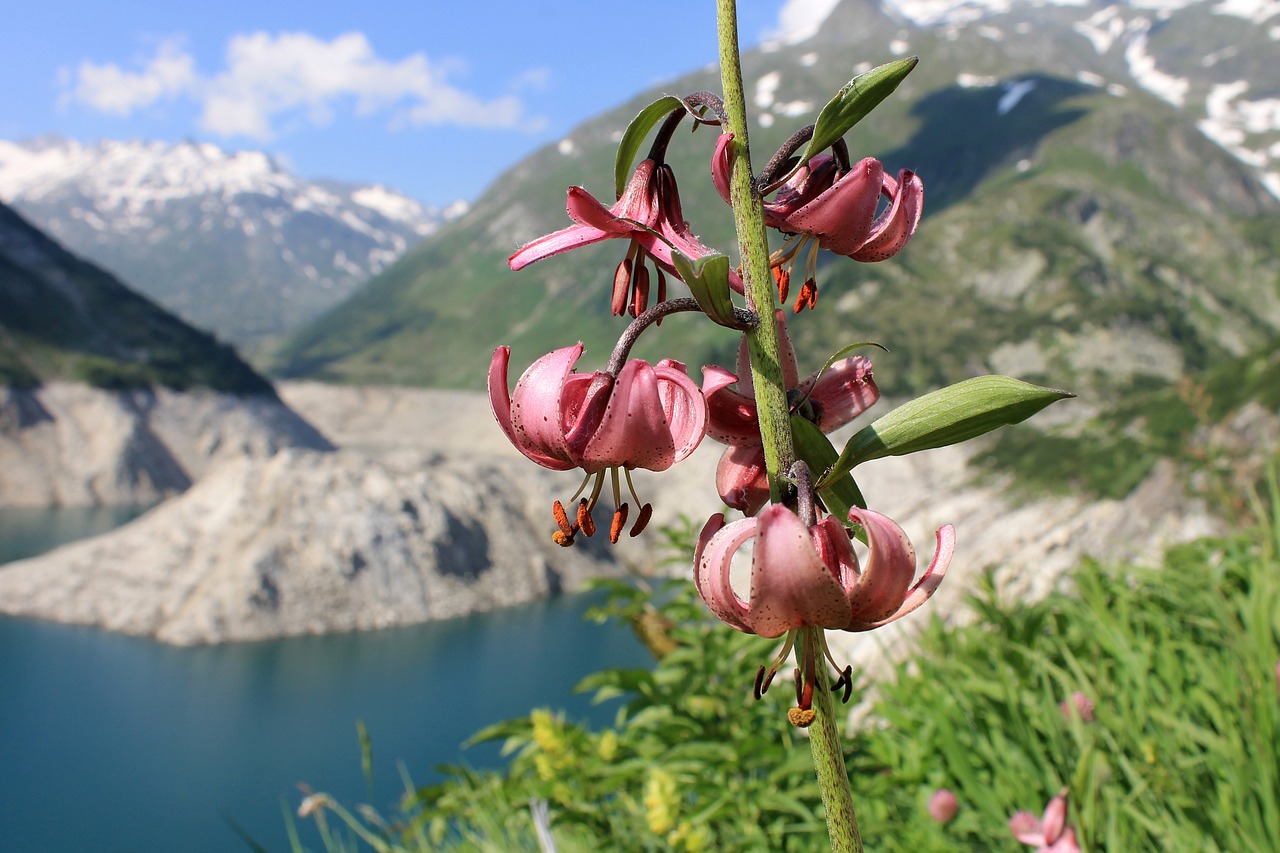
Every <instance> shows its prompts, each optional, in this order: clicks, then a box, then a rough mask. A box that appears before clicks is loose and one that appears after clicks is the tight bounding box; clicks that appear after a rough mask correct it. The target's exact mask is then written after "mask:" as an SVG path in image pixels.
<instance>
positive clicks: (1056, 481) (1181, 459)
mask: <svg viewBox="0 0 1280 853" xmlns="http://www.w3.org/2000/svg"><path fill="white" fill-rule="evenodd" d="M1247 403H1254V404H1256V405H1258V406H1260V407H1261V408H1262V409H1265V410H1266V411H1268V412H1275V411H1277V410H1280V339H1276V340H1275V341H1273V342H1272V343H1271V344H1270V345H1269V346H1267V347H1266V348H1264V349H1262V350H1260V351H1258V352H1255V353H1252V354H1250V355H1248V356H1246V357H1243V358H1237V359H1231V360H1229V361H1227V362H1225V363H1223V364H1221V365H1219V366H1217V367H1215V368H1212V369H1210V370H1206V371H1203V372H1201V373H1199V374H1197V375H1196V376H1194V377H1192V376H1187V377H1185V378H1184V379H1183V380H1182V381H1181V382H1180V383H1178V384H1177V385H1176V386H1174V387H1172V388H1159V389H1157V390H1152V391H1146V392H1142V393H1135V394H1132V395H1129V396H1127V397H1126V398H1124V399H1123V400H1122V401H1120V402H1118V403H1116V404H1115V405H1114V406H1112V407H1111V408H1109V409H1107V410H1105V411H1104V412H1102V413H1100V414H1098V415H1096V416H1094V417H1093V418H1090V419H1088V420H1087V421H1085V422H1084V423H1073V424H1072V425H1071V426H1070V427H1069V429H1070V430H1071V433H1070V434H1069V435H1065V434H1060V433H1056V432H1045V431H1042V430H1041V429H1039V428H1038V427H1036V426H1035V425H1032V424H1024V425H1019V426H1017V427H1014V428H1012V429H1008V430H1004V431H1002V432H1001V433H1000V434H999V435H998V436H997V437H996V439H995V440H994V441H993V443H992V444H991V446H990V447H988V448H987V449H986V450H983V451H982V452H980V453H978V454H977V455H976V456H975V457H974V460H973V463H974V465H975V466H977V467H978V468H979V469H980V470H983V471H985V472H987V473H994V472H1001V473H1008V474H1012V475H1013V487H1014V488H1015V489H1017V490H1019V491H1021V492H1024V493H1030V494H1046V493H1047V494H1068V493H1085V494H1089V495H1093V496H1095V497H1100V498H1123V497H1124V496H1125V495H1127V494H1129V492H1131V491H1132V490H1133V489H1134V488H1135V487H1136V486H1137V485H1138V484H1139V483H1141V482H1142V480H1143V479H1144V478H1146V476H1147V475H1148V474H1150V473H1151V470H1152V468H1153V467H1155V464H1156V463H1157V462H1158V461H1160V460H1161V459H1170V460H1173V461H1174V462H1176V463H1178V464H1182V465H1189V466H1193V467H1194V466H1208V467H1209V469H1210V470H1212V471H1213V472H1214V474H1215V478H1212V480H1211V481H1212V482H1214V483H1217V482H1219V480H1220V479H1221V478H1232V477H1234V479H1236V480H1244V481H1247V480H1248V479H1250V478H1251V477H1254V476H1255V475H1256V473H1257V471H1258V467H1259V463H1258V461H1257V460H1258V459H1260V458H1262V457H1264V456H1265V452H1263V453H1259V451H1260V450H1262V451H1265V448H1259V447H1256V446H1254V445H1253V444H1252V443H1250V442H1249V440H1248V439H1247V438H1245V437H1233V436H1232V435H1231V434H1230V429H1229V428H1228V426H1227V424H1228V423H1229V420H1230V418H1231V417H1232V416H1233V415H1234V414H1235V413H1238V412H1239V411H1240V409H1241V408H1242V407H1243V406H1245V404H1247ZM1251 460H1252V461H1251ZM1235 485H1236V486H1237V487H1238V486H1240V485H1243V483H1236V484H1235ZM1216 497H1220V496H1216Z"/></svg>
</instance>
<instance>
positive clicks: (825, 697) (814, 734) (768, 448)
mask: <svg viewBox="0 0 1280 853" xmlns="http://www.w3.org/2000/svg"><path fill="white" fill-rule="evenodd" d="M716 7H717V12H718V14H717V23H718V29H719V35H720V80H721V85H722V86H723V87H724V106H725V112H726V114H727V117H728V126H727V127H726V128H725V129H726V130H727V131H728V132H730V133H732V134H733V150H732V152H731V160H730V162H731V164H732V169H731V171H730V180H729V192H730V199H731V200H732V202H733V216H734V224H735V225H736V226H737V230H738V252H739V255H740V257H741V260H742V280H743V285H744V287H743V290H744V291H745V293H746V297H747V305H748V307H749V308H751V309H752V310H753V311H755V312H756V313H757V314H758V315H759V316H760V321H761V322H760V323H759V324H758V325H757V326H756V328H755V329H754V330H753V331H750V332H748V333H747V346H748V348H749V350H750V352H751V376H752V382H753V384H754V391H755V398H756V411H757V412H758V414H759V419H760V438H761V441H762V442H763V443H764V458H765V465H766V466H767V468H768V471H769V491H770V495H771V497H772V499H773V500H774V501H778V500H780V499H781V495H782V491H781V489H780V487H779V479H778V476H779V474H780V473H781V472H783V471H789V470H791V465H792V463H793V462H794V461H795V447H794V444H793V441H792V437H791V419H790V414H789V412H788V407H787V392H786V387H785V385H784V384H783V380H782V358H781V351H782V350H781V346H780V342H779V339H778V329H777V325H776V324H775V323H771V322H769V319H770V318H771V317H772V316H773V312H774V310H775V308H776V306H777V302H776V301H775V297H774V293H775V291H774V287H773V276H772V275H771V273H770V271H769V241H768V237H767V236H766V233H765V226H764V205H763V200H762V199H761V198H760V194H759V193H758V192H757V191H756V188H755V182H754V179H753V175H752V173H751V153H750V150H751V149H750V146H749V145H748V144H747V110H746V98H745V95H744V93H743V86H742V64H741V61H740V55H739V50H738V11H737V5H736V2H735V0H716ZM819 630H821V629H818V628H809V629H806V631H805V638H804V643H805V644H810V645H809V648H811V649H816V645H815V644H817V643H819V642H820V638H819V637H817V636H815V632H816V631H819ZM799 651H800V650H799V649H797V653H799ZM815 670H816V680H817V684H816V685H815V686H814V687H815V689H814V697H813V698H814V711H815V712H816V717H815V718H814V721H813V723H812V724H811V725H810V727H809V746H810V749H811V751H812V753H813V763H814V769H815V770H816V772H817V777H818V787H819V788H820V789H821V791H822V803H823V806H824V808H825V810H826V817H827V833H828V835H829V837H830V839H831V849H832V851H835V853H862V835H861V833H860V832H859V830H858V821H857V817H856V816H855V814H854V810H853V792H852V790H851V788H850V786H849V775H848V772H847V771H846V770H845V765H844V751H843V750H842V749H841V748H840V732H839V730H838V728H837V727H836V716H835V705H834V703H833V702H832V698H831V689H830V686H829V684H828V676H827V671H826V664H825V663H820V665H818V666H817V667H815Z"/></svg>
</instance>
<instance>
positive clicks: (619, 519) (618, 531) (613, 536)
mask: <svg viewBox="0 0 1280 853" xmlns="http://www.w3.org/2000/svg"><path fill="white" fill-rule="evenodd" d="M626 524H627V505H626V504H623V505H622V506H620V507H618V508H617V509H615V510H614V511H613V523H612V524H610V525H609V541H610V542H611V543H612V544H614V545H617V544H618V537H619V536H621V535H622V528H623V527H625V526H626Z"/></svg>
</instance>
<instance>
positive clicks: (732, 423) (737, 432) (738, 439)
mask: <svg viewBox="0 0 1280 853" xmlns="http://www.w3.org/2000/svg"><path fill="white" fill-rule="evenodd" d="M737 381H738V377H737V376H735V375H734V374H732V373H730V372H729V371H727V370H725V369H724V368H723V367H720V366H719V365H717V364H708V365H705V366H703V368H702V396H703V397H705V398H706V401H707V433H708V434H709V435H710V436H711V437H712V438H714V439H715V440H716V441H719V442H721V443H723V444H730V445H735V446H739V447H746V446H750V445H758V444H760V421H759V419H758V416H757V414H756V401H755V400H754V399H752V398H751V397H748V396H745V395H743V394H740V393H738V392H737V391H735V390H734V389H732V388H730V387H729V386H730V385H732V384H733V383H735V382H737Z"/></svg>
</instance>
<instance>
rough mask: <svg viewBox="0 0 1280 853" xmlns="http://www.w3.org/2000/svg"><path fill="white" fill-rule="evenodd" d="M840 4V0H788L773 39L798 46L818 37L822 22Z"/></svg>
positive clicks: (779, 14)
mask: <svg viewBox="0 0 1280 853" xmlns="http://www.w3.org/2000/svg"><path fill="white" fill-rule="evenodd" d="M839 2H840V0H787V2H786V3H785V4H783V6H782V11H780V12H779V13H778V30H777V32H776V33H774V34H773V36H772V37H773V38H777V39H780V40H782V41H783V42H785V43H787V44H796V43H797V42H801V41H804V40H805V39H807V38H809V37H810V36H813V35H817V33H818V29H819V28H820V27H821V26H822V22H823V21H825V20H826V19H827V16H828V15H830V14H831V10H832V9H834V8H835V7H836V6H837V5H838V4H839Z"/></svg>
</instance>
